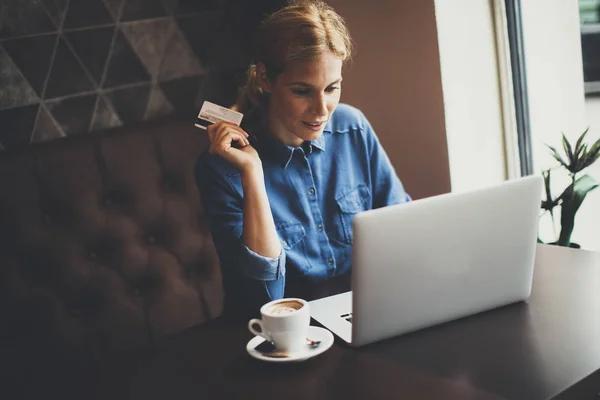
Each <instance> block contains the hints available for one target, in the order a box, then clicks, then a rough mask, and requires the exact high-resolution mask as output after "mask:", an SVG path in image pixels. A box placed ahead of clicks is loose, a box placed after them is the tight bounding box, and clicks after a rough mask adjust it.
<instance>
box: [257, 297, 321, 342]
mask: <svg viewBox="0 0 600 400" xmlns="http://www.w3.org/2000/svg"><path fill="white" fill-rule="evenodd" d="M260 314H261V316H262V319H256V318H253V319H251V320H250V321H249V322H248V329H250V332H252V333H253V334H255V335H257V336H262V337H264V338H265V339H266V340H268V341H270V342H273V344H274V345H275V348H276V349H277V350H278V351H281V352H286V353H292V352H295V351H298V350H301V349H302V348H303V347H306V334H307V332H308V326H309V325H310V312H309V308H308V303H307V302H306V300H302V299H297V298H286V299H279V300H273V301H271V302H269V303H267V304H265V305H264V306H262V307H261V308H260ZM256 326H258V327H259V328H260V330H257V329H256V328H255V327H256Z"/></svg>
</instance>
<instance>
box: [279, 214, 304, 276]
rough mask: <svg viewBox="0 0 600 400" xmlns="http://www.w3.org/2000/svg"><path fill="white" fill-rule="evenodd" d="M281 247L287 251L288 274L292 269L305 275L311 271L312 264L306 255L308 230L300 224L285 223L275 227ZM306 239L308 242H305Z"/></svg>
mask: <svg viewBox="0 0 600 400" xmlns="http://www.w3.org/2000/svg"><path fill="white" fill-rule="evenodd" d="M275 227H276V229H277V234H278V235H279V240H280V241H281V247H283V251H285V258H286V274H287V273H288V272H289V271H290V269H293V270H296V271H298V272H301V273H303V274H305V273H307V271H308V270H310V268H311V267H310V263H309V262H308V257H307V253H306V248H307V245H306V240H308V239H307V237H306V230H305V229H304V226H302V224H301V223H300V222H285V223H279V224H276V225H275ZM305 239H306V240H305Z"/></svg>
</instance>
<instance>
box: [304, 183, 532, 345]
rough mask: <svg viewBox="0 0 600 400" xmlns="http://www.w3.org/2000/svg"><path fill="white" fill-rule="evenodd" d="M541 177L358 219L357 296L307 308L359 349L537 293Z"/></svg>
mask: <svg viewBox="0 0 600 400" xmlns="http://www.w3.org/2000/svg"><path fill="white" fill-rule="evenodd" d="M542 186H543V180H542V177H541V176H529V177H524V178H519V179H515V180H510V181H506V182H503V183H501V184H499V185H495V186H492V187H487V188H483V189H478V190H474V191H469V192H463V193H449V194H443V195H439V196H434V197H429V198H426V199H422V200H416V201H413V202H411V203H405V204H397V205H392V206H388V207H384V208H379V209H376V210H369V211H364V212H362V213H359V214H357V215H356V216H355V218H354V220H353V235H354V240H353V245H352V285H351V288H352V291H350V292H346V293H342V294H338V295H335V296H330V297H326V298H322V299H318V300H313V301H311V302H309V304H310V312H311V316H312V317H313V318H314V319H315V320H316V321H318V322H319V323H320V324H322V325H323V326H324V327H326V328H327V329H329V330H330V331H332V332H333V333H334V334H336V335H337V336H338V337H340V338H341V339H343V340H344V341H346V342H348V343H349V344H350V345H352V346H356V347H358V346H362V345H366V344H369V343H372V342H376V341H379V340H384V339H387V338H391V337H394V336H398V335H401V334H404V333H407V332H412V331H416V330H419V329H423V328H427V327H431V326H434V325H437V324H441V323H443V322H448V321H452V320H454V319H458V318H461V317H466V316H469V315H472V314H475V313H479V312H483V311H486V310H490V309H493V308H496V307H500V306H503V305H507V304H511V303H515V302H519V301H523V300H526V299H527V298H528V297H529V295H530V294H531V285H532V279H533V266H534V259H535V250H536V244H537V228H538V217H539V210H540V202H541V195H542Z"/></svg>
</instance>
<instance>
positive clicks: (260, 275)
mask: <svg viewBox="0 0 600 400" xmlns="http://www.w3.org/2000/svg"><path fill="white" fill-rule="evenodd" d="M241 245H242V257H241V260H240V261H241V264H242V265H241V266H240V270H241V272H242V275H244V276H245V277H247V278H251V279H256V280H259V281H274V280H277V279H281V278H283V277H284V276H285V261H286V258H285V251H283V248H281V253H279V257H277V258H271V257H265V256H262V255H260V254H258V253H256V252H254V251H252V250H251V249H250V248H248V246H246V245H245V244H244V243H243V242H242V243H241Z"/></svg>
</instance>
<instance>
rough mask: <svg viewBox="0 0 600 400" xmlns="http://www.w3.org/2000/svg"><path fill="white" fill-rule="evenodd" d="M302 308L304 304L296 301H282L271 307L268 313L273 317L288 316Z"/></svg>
mask: <svg viewBox="0 0 600 400" xmlns="http://www.w3.org/2000/svg"><path fill="white" fill-rule="evenodd" d="M303 306H304V304H302V303H300V302H298V301H284V302H281V303H277V304H274V305H272V306H271V307H270V308H269V310H268V312H269V314H273V315H282V314H290V313H293V312H294V311H298V310H299V309H301V308H302V307H303Z"/></svg>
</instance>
